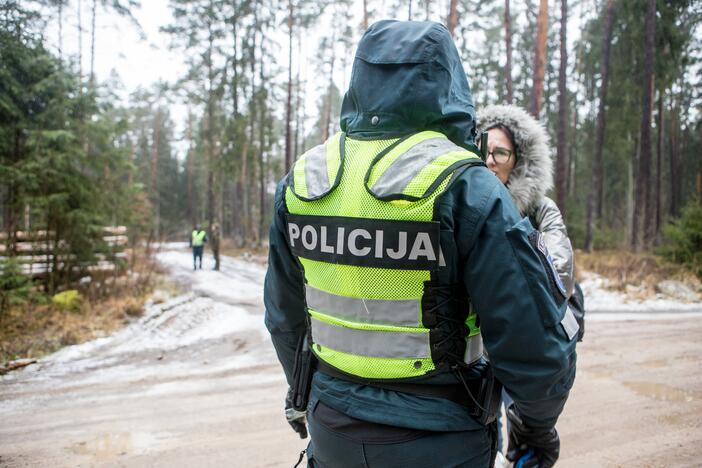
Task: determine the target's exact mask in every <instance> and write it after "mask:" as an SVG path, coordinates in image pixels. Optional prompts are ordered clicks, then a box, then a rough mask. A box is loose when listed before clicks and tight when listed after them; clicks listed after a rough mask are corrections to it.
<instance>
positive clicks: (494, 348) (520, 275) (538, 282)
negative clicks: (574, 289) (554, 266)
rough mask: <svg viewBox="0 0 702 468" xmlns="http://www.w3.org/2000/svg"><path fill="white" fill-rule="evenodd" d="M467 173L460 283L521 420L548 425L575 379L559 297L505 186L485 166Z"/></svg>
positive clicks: (460, 220)
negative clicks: (473, 308) (477, 318)
mask: <svg viewBox="0 0 702 468" xmlns="http://www.w3.org/2000/svg"><path fill="white" fill-rule="evenodd" d="M466 172H468V173H470V174H468V175H466V174H464V175H463V176H462V177H461V180H460V181H461V182H463V188H461V187H459V188H458V190H457V193H455V197H454V199H453V203H455V208H454V238H455V239H456V245H457V251H458V257H459V261H460V268H461V269H462V280H463V283H464V286H465V288H466V290H467V292H468V294H469V295H470V298H471V302H472V304H473V306H474V307H475V310H476V312H477V313H478V316H479V318H480V328H481V334H482V336H483V342H484V345H485V348H486V350H487V353H488V356H489V360H490V363H491V365H492V366H493V369H494V372H495V375H496V377H497V378H498V379H499V380H500V382H502V384H503V385H504V387H505V389H506V390H507V392H508V393H509V394H510V396H511V397H512V398H513V399H514V401H515V404H516V405H517V408H518V410H519V412H520V413H521V415H522V417H523V419H524V420H525V422H526V423H527V424H529V425H530V426H532V427H535V428H536V427H552V426H554V425H555V424H556V420H557V419H558V416H559V415H560V413H561V411H562V410H563V406H564V404H565V401H566V399H567V397H568V392H569V390H570V388H571V386H572V384H573V381H574V378H575V360H576V355H575V342H576V340H575V338H574V337H573V335H572V333H569V332H568V330H566V329H565V326H564V325H562V324H561V322H562V320H564V317H565V313H566V308H565V298H564V297H563V294H562V293H561V292H560V291H555V287H554V284H553V283H552V280H553V277H549V275H554V274H555V273H554V272H553V271H552V270H551V269H550V268H547V267H546V266H545V265H544V263H543V260H544V259H543V254H540V251H539V248H538V245H535V243H534V239H535V238H536V239H537V240H538V237H537V236H534V234H535V232H534V230H533V228H532V227H531V223H530V222H529V220H528V218H524V219H520V217H519V214H518V212H517V209H516V207H515V206H514V204H513V202H512V200H511V197H510V195H509V193H508V192H507V190H506V189H505V188H504V186H503V185H502V184H501V183H499V181H498V179H497V178H495V177H494V176H492V174H489V173H487V170H485V169H484V168H477V169H475V170H469V171H466ZM540 255H542V257H540Z"/></svg>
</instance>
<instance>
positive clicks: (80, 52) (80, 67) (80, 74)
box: [78, 0, 83, 94]
mask: <svg viewBox="0 0 702 468" xmlns="http://www.w3.org/2000/svg"><path fill="white" fill-rule="evenodd" d="M81 3H82V2H81V0H78V86H79V90H80V93H81V94H82V93H83V20H82V18H83V17H82V15H81V9H82V5H81Z"/></svg>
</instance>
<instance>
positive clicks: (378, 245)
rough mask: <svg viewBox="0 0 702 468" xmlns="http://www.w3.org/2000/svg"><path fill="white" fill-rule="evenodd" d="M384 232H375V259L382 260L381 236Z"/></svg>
mask: <svg viewBox="0 0 702 468" xmlns="http://www.w3.org/2000/svg"><path fill="white" fill-rule="evenodd" d="M384 234H385V232H383V231H382V230H380V229H378V230H377V231H375V258H383V235H384Z"/></svg>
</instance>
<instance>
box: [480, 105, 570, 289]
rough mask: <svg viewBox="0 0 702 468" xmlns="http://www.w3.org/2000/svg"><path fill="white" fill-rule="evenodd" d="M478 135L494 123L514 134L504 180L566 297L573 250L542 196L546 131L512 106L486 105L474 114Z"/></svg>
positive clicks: (549, 172)
mask: <svg viewBox="0 0 702 468" xmlns="http://www.w3.org/2000/svg"><path fill="white" fill-rule="evenodd" d="M477 120H478V126H479V130H478V131H479V132H482V131H484V130H485V129H487V128H490V127H492V126H494V125H496V124H502V125H504V126H505V127H507V128H509V129H510V130H511V131H512V134H513V135H514V140H515V144H516V150H517V164H516V165H515V167H514V169H513V170H512V174H510V176H509V180H508V181H507V188H508V189H509V192H510V194H511V195H512V198H513V199H514V202H515V203H516V204H517V208H519V211H520V212H521V214H522V216H528V217H529V218H530V219H531V220H532V221H533V222H535V223H536V225H535V226H534V227H535V228H536V229H538V230H539V231H541V232H542V233H543V235H544V241H545V242H546V247H547V248H548V251H549V253H550V254H551V257H552V258H553V264H554V266H555V267H556V270H558V275H559V276H560V278H561V281H563V285H564V286H565V289H566V294H567V295H568V297H570V296H571V295H572V293H573V283H574V275H573V267H574V262H573V247H572V246H571V244H570V239H569V238H568V231H567V230H566V226H565V223H564V222H563V216H561V211H560V210H559V209H558V206H557V205H556V203H555V202H554V201H553V200H551V199H550V198H548V197H547V196H546V193H547V192H548V191H549V190H551V188H553V161H552V159H551V152H550V146H549V138H548V134H547V133H546V129H544V127H543V126H542V125H541V124H540V123H539V122H538V121H537V120H536V119H534V118H533V117H532V116H531V115H529V114H528V113H527V112H526V111H524V110H523V109H522V108H520V107H516V106H502V105H500V106H487V107H485V108H483V109H482V110H481V111H479V112H478V119H477Z"/></svg>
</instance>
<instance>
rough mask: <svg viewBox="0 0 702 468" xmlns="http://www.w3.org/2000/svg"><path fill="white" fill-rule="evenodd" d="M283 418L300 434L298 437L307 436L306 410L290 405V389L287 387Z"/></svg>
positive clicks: (303, 437) (304, 437)
mask: <svg viewBox="0 0 702 468" xmlns="http://www.w3.org/2000/svg"><path fill="white" fill-rule="evenodd" d="M285 418H286V419H287V420H288V424H290V426H291V427H292V428H293V430H294V431H295V432H297V433H298V434H299V435H300V439H306V438H307V426H306V425H305V423H306V422H307V412H305V411H297V410H296V409H295V408H293V407H292V389H288V394H287V395H286V396H285Z"/></svg>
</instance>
